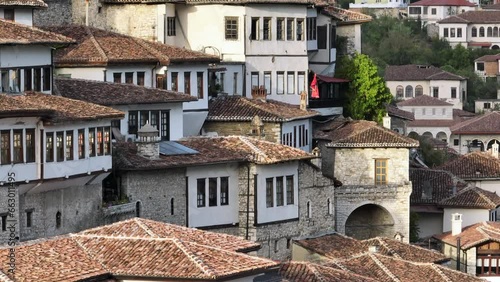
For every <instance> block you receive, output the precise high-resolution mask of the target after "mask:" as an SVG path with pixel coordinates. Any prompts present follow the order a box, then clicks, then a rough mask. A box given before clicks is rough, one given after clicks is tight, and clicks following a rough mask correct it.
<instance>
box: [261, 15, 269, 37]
mask: <svg viewBox="0 0 500 282" xmlns="http://www.w3.org/2000/svg"><path fill="white" fill-rule="evenodd" d="M262 39H263V40H271V18H264V34H263V36H262Z"/></svg>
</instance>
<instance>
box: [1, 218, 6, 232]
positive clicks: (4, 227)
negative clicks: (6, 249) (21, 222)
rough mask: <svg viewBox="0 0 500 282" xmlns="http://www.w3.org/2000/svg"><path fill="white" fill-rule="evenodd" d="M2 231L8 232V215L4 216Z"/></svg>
mask: <svg viewBox="0 0 500 282" xmlns="http://www.w3.org/2000/svg"><path fill="white" fill-rule="evenodd" d="M2 231H7V215H5V214H2Z"/></svg>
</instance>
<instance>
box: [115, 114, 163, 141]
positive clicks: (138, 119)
mask: <svg viewBox="0 0 500 282" xmlns="http://www.w3.org/2000/svg"><path fill="white" fill-rule="evenodd" d="M148 121H149V124H150V125H151V126H152V127H155V128H156V129H158V134H159V136H160V137H161V140H170V112H169V111H151V110H142V111H129V112H128V134H137V130H138V129H139V128H140V127H143V126H144V125H145V124H146V122H148ZM112 126H113V127H117V128H120V121H119V120H117V121H113V122H112Z"/></svg>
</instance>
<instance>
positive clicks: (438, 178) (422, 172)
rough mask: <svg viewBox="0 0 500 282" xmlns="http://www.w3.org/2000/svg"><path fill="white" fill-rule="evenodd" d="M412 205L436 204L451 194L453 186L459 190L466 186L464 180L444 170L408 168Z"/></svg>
mask: <svg viewBox="0 0 500 282" xmlns="http://www.w3.org/2000/svg"><path fill="white" fill-rule="evenodd" d="M410 180H411V184H412V188H413V189H412V193H411V196H410V203H411V204H412V205H422V204H438V203H440V202H441V201H442V200H444V199H446V198H449V197H451V196H452V195H453V187H455V189H456V191H460V190H462V189H464V188H465V187H466V185H467V184H466V183H465V181H463V180H461V179H460V178H458V177H456V176H455V175H453V174H452V173H450V172H448V171H445V170H437V169H428V168H410Z"/></svg>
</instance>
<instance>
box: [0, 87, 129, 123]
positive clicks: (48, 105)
mask: <svg viewBox="0 0 500 282" xmlns="http://www.w3.org/2000/svg"><path fill="white" fill-rule="evenodd" d="M0 116H2V117H17V116H45V117H48V118H50V120H51V121H52V122H61V121H74V120H95V119H103V118H122V117H123V116H124V113H123V112H121V111H118V110H115V109H112V108H108V107H104V106H100V105H96V104H92V103H88V102H84V101H78V100H73V99H68V98H64V97H60V96H55V95H50V94H43V93H37V92H26V93H24V94H21V95H6V94H0Z"/></svg>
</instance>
